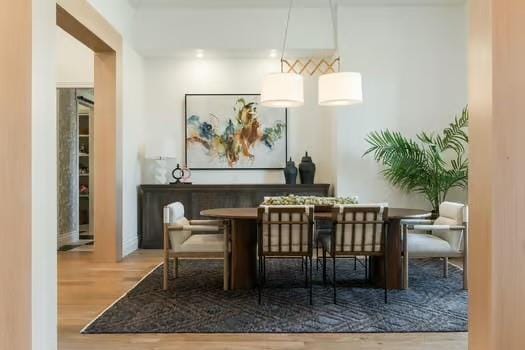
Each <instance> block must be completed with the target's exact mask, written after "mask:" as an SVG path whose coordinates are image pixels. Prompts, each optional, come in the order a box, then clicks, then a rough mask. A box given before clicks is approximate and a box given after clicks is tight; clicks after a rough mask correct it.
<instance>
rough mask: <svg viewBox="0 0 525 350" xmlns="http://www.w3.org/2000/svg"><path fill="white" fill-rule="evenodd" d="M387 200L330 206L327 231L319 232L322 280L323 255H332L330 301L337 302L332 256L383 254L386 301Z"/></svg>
mask: <svg viewBox="0 0 525 350" xmlns="http://www.w3.org/2000/svg"><path fill="white" fill-rule="evenodd" d="M387 218H388V205H387V204H351V205H336V206H334V208H333V209H332V225H333V228H332V231H331V234H328V235H321V236H320V239H319V241H320V242H319V243H320V244H321V247H322V250H323V279H324V280H326V255H327V254H329V255H330V257H331V258H332V274H333V275H332V283H333V298H334V303H336V302H337V273H336V270H337V269H336V267H337V266H336V260H337V258H338V257H345V258H346V257H358V256H364V257H367V258H368V257H374V256H383V257H384V258H383V260H384V261H385V264H384V269H385V271H384V278H385V281H384V285H385V303H387V302H388V291H387V288H386V285H387V283H386V276H387V275H388V271H387V269H388V266H387V264H386V261H387V256H386V255H387V253H386V249H385V243H386V235H387Z"/></svg>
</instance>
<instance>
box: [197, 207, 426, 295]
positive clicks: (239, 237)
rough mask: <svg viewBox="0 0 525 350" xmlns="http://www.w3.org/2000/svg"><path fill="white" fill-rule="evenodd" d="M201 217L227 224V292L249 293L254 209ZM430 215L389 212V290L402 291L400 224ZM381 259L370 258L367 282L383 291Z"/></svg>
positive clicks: (319, 217)
mask: <svg viewBox="0 0 525 350" xmlns="http://www.w3.org/2000/svg"><path fill="white" fill-rule="evenodd" d="M200 214H201V215H202V216H205V217H210V218H215V219H223V220H229V221H230V225H229V226H230V228H231V264H229V266H230V289H233V290H235V289H251V288H255V287H256V283H257V208H216V209H206V210H203V211H201V213H200ZM430 215H431V213H430V212H429V211H427V210H421V209H405V208H388V218H387V220H388V233H387V239H386V247H385V249H386V250H387V254H386V256H387V262H386V263H387V264H388V269H387V270H388V275H387V276H386V284H387V288H388V289H402V287H403V281H402V261H401V258H402V244H401V220H403V219H414V218H426V217H429V216H430ZM314 216H315V220H316V221H329V220H332V213H331V212H330V211H328V212H325V211H318V212H315V213H314ZM383 259H384V257H372V258H371V261H370V280H371V282H372V283H373V284H374V285H376V286H377V287H383V285H384V283H385V282H384V281H385V279H384V278H383V276H384V273H385V270H384V261H383Z"/></svg>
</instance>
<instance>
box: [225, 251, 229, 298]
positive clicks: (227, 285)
mask: <svg viewBox="0 0 525 350" xmlns="http://www.w3.org/2000/svg"><path fill="white" fill-rule="evenodd" d="M223 270H224V271H223V273H224V275H223V289H224V290H229V289H230V254H229V253H228V252H225V253H224V265H223Z"/></svg>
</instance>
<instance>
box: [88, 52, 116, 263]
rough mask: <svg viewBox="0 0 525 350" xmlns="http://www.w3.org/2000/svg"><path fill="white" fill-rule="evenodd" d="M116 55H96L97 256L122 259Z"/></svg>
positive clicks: (95, 228) (95, 195)
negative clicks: (118, 195)
mask: <svg viewBox="0 0 525 350" xmlns="http://www.w3.org/2000/svg"><path fill="white" fill-rule="evenodd" d="M116 86H117V83H116V53H115V52H103V53H102V52H97V53H95V114H94V118H93V119H94V140H95V142H94V145H95V147H94V154H93V155H94V174H93V175H94V187H95V192H94V195H93V203H94V204H93V220H94V235H95V257H96V259H97V260H99V261H108V260H109V261H118V260H120V259H121V258H122V234H120V232H119V230H118V226H117V204H116V203H117V186H116V179H117V158H116V147H117V144H116V135H117V124H116V98H117V97H116Z"/></svg>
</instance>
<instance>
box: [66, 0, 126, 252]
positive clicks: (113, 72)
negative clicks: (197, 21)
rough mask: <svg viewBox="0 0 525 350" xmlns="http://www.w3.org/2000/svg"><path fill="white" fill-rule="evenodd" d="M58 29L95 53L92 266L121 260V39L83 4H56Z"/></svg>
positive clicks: (68, 0) (72, 0)
mask: <svg viewBox="0 0 525 350" xmlns="http://www.w3.org/2000/svg"><path fill="white" fill-rule="evenodd" d="M57 25H59V26H60V27H61V28H62V29H64V30H65V31H66V32H67V33H69V34H70V35H72V36H73V37H75V38H76V39H77V40H79V41H81V42H83V43H84V44H85V45H87V46H88V47H90V48H91V49H92V50H93V51H94V53H95V59H94V63H95V80H94V82H95V83H94V91H95V113H94V117H93V119H94V152H93V155H94V162H95V164H94V169H93V170H92V173H93V177H94V193H93V202H94V204H93V213H94V215H93V221H94V229H93V233H94V236H95V247H94V253H95V254H94V257H95V260H96V261H119V260H121V259H122V225H121V224H120V223H121V221H122V210H121V208H122V195H121V191H120V187H121V182H122V180H121V177H122V176H121V175H122V174H121V173H120V172H118V170H117V166H118V154H119V153H118V152H119V148H118V147H117V145H118V144H119V135H120V133H119V132H118V130H117V126H118V124H117V121H118V120H120V115H121V111H122V108H121V104H122V98H121V96H122V94H121V89H122V77H121V72H122V69H121V65H122V36H121V35H120V34H119V33H118V32H117V31H116V30H115V29H114V28H113V27H112V26H111V25H110V24H109V23H108V22H107V21H106V19H105V18H104V17H102V16H101V15H100V13H98V12H97V11H96V10H95V9H94V8H93V7H92V6H91V5H90V4H89V3H88V2H87V1H86V0H57Z"/></svg>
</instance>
